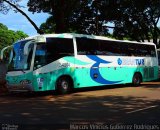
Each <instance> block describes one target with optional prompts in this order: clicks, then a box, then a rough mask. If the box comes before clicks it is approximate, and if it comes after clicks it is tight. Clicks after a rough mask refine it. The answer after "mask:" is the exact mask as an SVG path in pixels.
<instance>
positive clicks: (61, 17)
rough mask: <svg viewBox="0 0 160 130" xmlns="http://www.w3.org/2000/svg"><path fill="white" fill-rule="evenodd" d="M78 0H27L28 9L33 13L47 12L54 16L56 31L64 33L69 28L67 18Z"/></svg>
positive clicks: (76, 5) (77, 3)
mask: <svg viewBox="0 0 160 130" xmlns="http://www.w3.org/2000/svg"><path fill="white" fill-rule="evenodd" d="M79 3H80V1H78V0H41V1H40V0H29V1H28V7H29V11H31V12H33V13H35V12H37V13H40V12H48V13H49V14H51V15H52V16H53V17H54V21H53V22H55V25H56V28H55V32H56V33H64V32H67V31H68V29H69V27H68V26H69V18H70V16H71V15H72V14H73V11H74V10H75V9H76V8H77V7H78V6H79Z"/></svg>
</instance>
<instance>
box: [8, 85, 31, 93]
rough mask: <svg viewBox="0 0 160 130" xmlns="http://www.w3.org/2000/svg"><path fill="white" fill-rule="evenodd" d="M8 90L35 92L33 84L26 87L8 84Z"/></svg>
mask: <svg viewBox="0 0 160 130" xmlns="http://www.w3.org/2000/svg"><path fill="white" fill-rule="evenodd" d="M7 89H8V91H9V92H31V91H33V87H32V85H31V84H26V85H21V84H18V85H15V84H14V85H13V84H7Z"/></svg>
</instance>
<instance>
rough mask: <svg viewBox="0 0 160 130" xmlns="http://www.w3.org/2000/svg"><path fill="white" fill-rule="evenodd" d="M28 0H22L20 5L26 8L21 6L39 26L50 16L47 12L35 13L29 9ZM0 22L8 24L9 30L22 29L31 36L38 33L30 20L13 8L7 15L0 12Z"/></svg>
mask: <svg viewBox="0 0 160 130" xmlns="http://www.w3.org/2000/svg"><path fill="white" fill-rule="evenodd" d="M27 1H28V0H22V2H20V5H22V6H24V7H25V8H21V9H22V10H23V11H24V12H25V13H26V14H27V15H28V16H29V17H30V18H31V19H32V20H33V21H34V22H35V23H36V25H37V26H38V27H39V26H40V25H41V24H42V23H43V22H45V21H46V19H47V18H48V17H49V14H47V13H34V14H32V13H31V12H29V11H28V9H27ZM0 23H2V24H4V25H6V26H7V27H8V29H9V30H14V31H17V30H20V31H23V32H25V33H26V34H28V35H29V36H33V35H36V34H37V31H36V30H35V29H34V27H33V26H32V25H31V24H30V22H29V21H28V20H27V19H26V18H25V17H24V16H23V15H22V14H20V13H18V12H17V13H15V12H14V11H13V10H10V11H9V12H8V13H7V14H6V15H4V14H2V13H0Z"/></svg>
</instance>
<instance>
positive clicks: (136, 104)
mask: <svg viewBox="0 0 160 130" xmlns="http://www.w3.org/2000/svg"><path fill="white" fill-rule="evenodd" d="M108 87H109V88H108ZM113 87H114V88H112V86H106V87H105V88H102V89H89V90H88V89H87V90H78V91H76V92H75V93H73V94H70V95H62V96H58V95H55V94H53V95H52V94H51V93H47V94H29V95H28V94H15V95H7V96H1V97H0V124H1V126H0V128H1V127H2V129H4V128H6V127H18V130H19V129H22V130H23V129H31V128H33V129H35V128H37V127H38V126H39V128H38V129H39V130H40V129H43V130H48V129H55V127H57V128H67V129H69V128H70V129H82V128H83V129H93V128H95V129H96V128H97V129H104V128H105V129H109V128H110V129H116V128H117V129H120V128H123V129H130V128H131V127H132V128H134V129H139V128H144V129H148V128H150V127H153V128H155V129H159V130H160V82H148V83H143V84H142V85H141V86H140V87H132V86H131V85H127V86H124V85H120V86H113ZM122 124H123V125H122ZM53 127H54V128H53ZM4 130H6V129H4Z"/></svg>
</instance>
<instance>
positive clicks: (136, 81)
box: [132, 73, 142, 86]
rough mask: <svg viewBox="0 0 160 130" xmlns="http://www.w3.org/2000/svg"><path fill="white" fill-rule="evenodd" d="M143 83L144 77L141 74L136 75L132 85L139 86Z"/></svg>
mask: <svg viewBox="0 0 160 130" xmlns="http://www.w3.org/2000/svg"><path fill="white" fill-rule="evenodd" d="M141 82H142V76H141V74H139V73H135V74H134V76H133V79H132V83H133V85H134V86H139V85H140V84H141Z"/></svg>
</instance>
